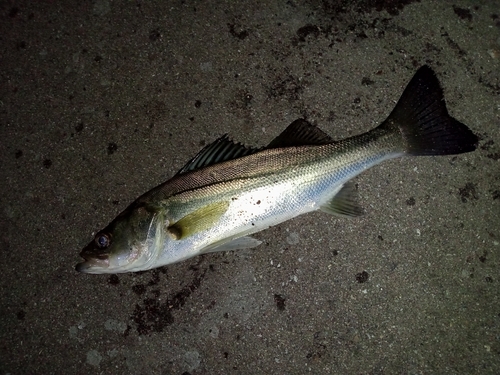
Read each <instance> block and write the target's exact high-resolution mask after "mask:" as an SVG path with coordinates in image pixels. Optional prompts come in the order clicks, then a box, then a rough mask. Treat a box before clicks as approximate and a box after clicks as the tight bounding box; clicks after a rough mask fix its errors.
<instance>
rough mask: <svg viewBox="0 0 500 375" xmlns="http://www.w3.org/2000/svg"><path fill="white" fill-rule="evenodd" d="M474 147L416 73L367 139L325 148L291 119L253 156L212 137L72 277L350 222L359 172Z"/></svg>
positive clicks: (319, 137)
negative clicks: (283, 227) (337, 219)
mask: <svg viewBox="0 0 500 375" xmlns="http://www.w3.org/2000/svg"><path fill="white" fill-rule="evenodd" d="M477 141H478V140H477V137H476V136H475V135H474V134H473V133H472V132H471V131H470V130H469V129H468V128H467V126H465V125H464V124H462V123H460V122H458V121H457V120H455V119H453V118H452V117H450V116H449V115H448V112H447V110H446V106H445V104H444V101H443V94H442V90H441V88H440V85H439V82H438V80H437V78H436V76H435V74H434V73H433V71H432V70H431V69H430V68H429V67H426V66H424V67H422V68H420V69H419V70H418V71H417V73H416V74H415V76H414V77H413V79H412V80H411V82H410V83H409V84H408V86H407V88H406V89H405V91H404V92H403V94H402V96H401V99H400V100H399V102H398V104H397V105H396V107H395V109H394V110H393V112H392V113H391V114H390V116H389V117H388V118H387V120H386V121H384V122H383V123H382V124H381V125H380V126H378V127H377V128H375V129H373V130H371V131H369V132H367V133H364V134H361V135H358V136H354V137H351V138H348V139H344V140H341V141H333V140H332V139H331V138H330V137H329V136H328V135H326V134H325V133H324V132H323V131H321V130H320V129H318V128H317V127H315V126H312V125H310V124H309V123H308V122H307V121H305V120H297V121H295V122H293V123H292V124H291V125H290V126H288V127H287V128H286V129H285V131H283V133H281V134H280V135H279V136H278V137H276V138H275V139H274V140H273V141H272V142H271V143H270V144H269V145H268V146H267V147H265V148H262V149H253V148H246V147H244V146H243V145H241V144H238V143H234V142H232V141H230V140H228V138H227V137H226V136H224V137H221V138H220V139H218V140H217V141H215V142H214V143H212V144H211V145H208V146H207V147H205V148H204V149H203V150H202V151H201V152H200V153H199V154H198V155H196V156H195V157H194V158H193V159H192V160H191V161H189V162H188V163H187V164H186V166H185V167H184V168H182V169H181V170H180V171H179V172H178V173H177V174H176V175H175V176H174V177H173V178H172V179H170V180H168V181H167V182H165V183H164V184H162V185H160V186H158V187H156V188H154V189H152V190H151V191H149V192H147V193H146V194H144V195H142V196H141V197H139V198H138V199H137V200H136V201H135V202H133V203H132V204H131V205H130V206H129V207H128V208H127V209H126V210H125V211H123V212H122V213H121V214H120V215H119V216H118V217H117V218H116V219H115V220H113V222H111V223H110V224H109V225H108V226H107V227H106V228H105V229H103V230H102V231H100V232H99V233H97V234H96V236H95V238H94V240H93V241H92V242H91V243H90V244H89V245H88V246H87V247H85V248H84V249H83V250H82V252H81V256H82V257H83V258H84V259H85V261H84V262H82V263H79V264H78V265H77V266H76V269H77V271H80V272H86V273H122V272H135V271H141V270H146V269H151V268H155V267H160V266H163V265H167V264H172V263H175V262H179V261H182V260H185V259H188V258H191V257H194V256H196V255H199V254H203V253H208V252H213V251H226V250H237V249H242V248H250V247H255V246H257V245H259V244H260V241H257V240H256V239H253V238H251V237H248V236H249V235H250V234H252V233H255V232H258V231H261V230H263V229H266V228H268V227H270V226H273V225H277V224H279V223H282V222H284V221H286V220H289V219H291V218H294V217H296V216H298V215H302V214H304V213H307V212H311V211H315V210H318V209H321V210H322V211H324V212H327V213H331V214H337V215H344V216H355V215H358V214H359V213H360V212H361V210H360V208H359V207H358V206H357V204H356V203H355V197H354V196H355V193H354V189H352V186H351V185H350V184H349V183H348V181H349V180H350V179H352V178H353V177H355V176H356V175H358V174H360V173H361V172H363V171H364V170H366V169H368V168H370V167H372V166H374V165H376V164H378V163H380V162H382V161H384V160H387V159H391V158H395V157H399V156H404V155H449V154H460V153H464V152H470V151H473V150H474V149H475V148H476V145H477Z"/></svg>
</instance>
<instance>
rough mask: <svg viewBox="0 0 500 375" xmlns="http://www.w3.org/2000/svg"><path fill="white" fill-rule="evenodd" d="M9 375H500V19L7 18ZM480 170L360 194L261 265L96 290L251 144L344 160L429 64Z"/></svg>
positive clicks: (437, 14)
mask: <svg viewBox="0 0 500 375" xmlns="http://www.w3.org/2000/svg"><path fill="white" fill-rule="evenodd" d="M0 17H1V21H0V77H1V83H0V160H1V162H0V165H1V167H0V181H1V183H0V254H1V257H2V262H1V263H0V271H1V273H0V274H1V275H2V276H1V279H0V280H1V293H2V295H1V304H0V373H1V374H12V375H17V374H179V375H181V374H184V375H187V374H192V375H195V374H305V373H311V374H499V373H500V296H499V283H500V276H499V275H500V272H499V271H500V165H499V163H500V162H499V160H500V135H499V131H500V8H499V7H498V2H496V1H481V2H476V1H466V0H461V1H424V0H423V1H420V2H418V1H411V0H406V1H377V2H369V1H365V0H363V1H357V2H346V1H320V0H310V1H265V2H257V1H253V2H249V1H191V0H186V1H125V0H122V1H110V0H96V1H92V2H90V1H88V2H80V1H73V0H69V1H64V2H62V1H37V2H31V1H3V2H1V3H0ZM424 64H428V65H430V66H431V67H432V68H433V69H434V70H435V71H436V74H437V75H438V77H439V79H440V81H441V83H442V86H443V88H444V92H445V98H446V102H447V105H448V109H449V111H450V113H451V114H452V115H453V116H454V117H456V118H457V119H458V120H459V121H461V122H463V123H465V124H467V125H468V126H469V127H470V128H471V129H472V130H473V131H474V133H475V134H477V135H478V136H479V138H480V143H479V147H478V149H477V150H476V151H475V152H473V153H469V154H463V155H459V156H446V157H415V158H405V159H397V160H391V161H388V162H385V163H384V164H381V165H379V166H376V167H374V168H372V169H370V170H368V171H367V172H365V173H364V174H362V175H361V176H359V177H357V178H356V180H355V183H356V186H357V189H358V193H359V196H360V198H359V201H360V204H361V205H362V206H363V208H364V211H365V214H364V215H363V216H361V217H359V218H353V219H343V218H342V219H341V218H335V217H332V216H329V215H327V214H324V213H312V214H308V215H304V216H301V217H298V218H296V219H294V220H291V221H288V222H285V223H283V224H281V225H278V226H276V227H273V228H271V229H268V230H266V231H263V232H261V233H258V234H257V235H255V237H256V238H258V239H259V240H261V241H263V244H262V245H261V246H259V247H258V248H256V249H253V250H243V251H239V252H228V253H214V254H209V255H205V256H200V257H196V258H193V259H190V260H188V261H185V262H182V263H179V264H176V265H172V266H168V267H163V268H159V269H155V270H151V271H147V272H142V273H136V274H121V275H112V276H110V275H86V274H80V273H78V272H76V271H75V270H74V266H75V264H76V263H77V262H79V261H80V260H81V258H80V257H79V256H78V253H79V251H80V250H81V249H82V248H83V247H84V246H85V245H86V244H87V243H88V242H89V241H90V240H91V239H92V235H93V233H95V232H96V231H97V230H99V229H101V228H102V227H104V226H105V225H107V224H108V222H109V221H111V220H112V219H113V218H114V217H115V216H116V215H117V214H118V213H119V212H120V211H121V210H123V209H124V208H125V207H126V206H127V205H128V204H129V203H130V202H132V201H133V200H134V199H135V198H136V197H137V196H139V195H140V194H142V193H144V192H145V191H147V190H149V189H150V188H152V187H154V186H156V185H157V184H159V183H161V182H163V181H165V180H166V179H167V178H169V177H170V176H172V175H173V174H174V173H175V172H176V171H177V170H179V169H180V168H181V167H182V166H183V165H184V163H186V162H187V161H188V160H189V159H190V158H191V157H192V156H193V155H195V154H196V153H197V152H198V151H199V150H200V149H201V148H202V147H203V146H204V145H206V144H208V143H209V142H211V141H213V140H215V139H216V138H218V137H219V136H220V135H222V134H225V133H229V134H230V135H231V137H232V138H233V139H234V140H237V141H240V142H243V143H245V144H247V145H250V146H263V145H265V144H267V143H268V142H270V141H271V140H272V139H273V137H274V136H276V135H277V134H279V133H280V132H281V131H282V130H283V129H284V128H285V127H286V126H287V125H288V124H290V123H291V122H292V121H294V120H296V119H298V118H305V119H307V120H308V121H310V122H311V123H313V124H316V125H318V126H319V127H320V128H321V129H322V130H324V131H325V132H326V133H328V134H329V135H331V136H332V137H333V138H335V139H342V138H345V137H348V136H351V135H354V134H359V133H362V132H365V131H367V130H369V129H371V128H373V127H374V126H376V125H377V124H379V123H380V122H381V121H383V120H384V119H385V117H386V116H387V115H388V114H389V113H390V111H391V110H392V108H393V107H394V104H395V102H396V101H397V99H398V98H399V95H400V94H401V92H402V90H403V88H404V86H405V85H406V83H407V82H408V81H409V80H410V79H411V77H412V76H413V74H414V72H415V71H416V70H417V69H418V67H420V66H421V65H424Z"/></svg>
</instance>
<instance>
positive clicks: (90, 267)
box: [75, 205, 164, 274]
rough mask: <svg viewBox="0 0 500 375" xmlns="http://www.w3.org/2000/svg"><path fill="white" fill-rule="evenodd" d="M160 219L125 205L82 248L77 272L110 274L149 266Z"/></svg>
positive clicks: (155, 251)
mask: <svg viewBox="0 0 500 375" xmlns="http://www.w3.org/2000/svg"><path fill="white" fill-rule="evenodd" d="M163 224H164V219H163V217H162V215H159V214H158V213H157V212H156V211H155V210H152V209H149V208H147V207H145V206H143V205H139V206H135V207H134V205H132V206H131V207H129V208H127V209H126V210H125V211H123V212H122V213H121V214H120V215H119V216H118V217H117V218H116V219H115V220H113V221H112V222H111V223H110V224H109V225H108V226H107V227H106V228H104V229H103V230H101V231H99V232H98V233H97V234H96V235H95V237H94V239H93V241H91V242H90V243H89V244H88V245H87V246H85V247H84V248H83V250H82V251H81V252H80V256H81V257H82V258H83V259H85V261H84V262H81V263H78V264H77V265H76V267H75V269H76V270H77V271H78V272H83V273H93V274H114V273H124V272H136V271H142V270H146V269H149V268H151V267H149V265H152V264H153V263H154V261H155V259H156V257H157V256H158V252H159V244H160V243H162V242H163V241H162V238H158V237H162V230H161V229H162V227H163Z"/></svg>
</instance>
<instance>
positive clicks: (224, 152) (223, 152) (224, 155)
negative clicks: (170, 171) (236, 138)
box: [177, 134, 261, 175]
mask: <svg viewBox="0 0 500 375" xmlns="http://www.w3.org/2000/svg"><path fill="white" fill-rule="evenodd" d="M259 150H261V149H260V148H252V147H245V146H244V145H242V144H241V143H236V142H233V141H232V140H230V139H229V137H228V136H227V134H225V135H223V136H222V137H220V138H219V139H217V140H216V141H215V142H213V143H211V144H209V145H207V146H205V147H204V148H203V149H202V150H201V151H200V152H198V154H196V156H195V157H194V158H192V159H191V160H190V161H188V163H187V164H186V165H185V166H184V167H182V169H181V170H180V171H179V172H177V174H178V175H179V174H183V173H186V172H190V171H194V170H196V169H200V168H203V167H207V166H209V165H213V164H217V163H222V162H224V161H228V160H233V159H237V158H241V157H243V156H247V155H251V154H254V153H256V152H257V151H259Z"/></svg>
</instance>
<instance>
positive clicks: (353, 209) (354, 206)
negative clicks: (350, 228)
mask: <svg viewBox="0 0 500 375" xmlns="http://www.w3.org/2000/svg"><path fill="white" fill-rule="evenodd" d="M356 198H357V194H356V191H355V187H354V185H353V184H351V183H346V184H345V185H344V186H342V188H341V189H340V191H339V192H338V193H337V194H335V196H334V197H333V198H332V199H331V200H329V201H328V202H327V203H325V204H323V205H322V206H321V207H320V209H321V211H323V212H326V213H328V214H331V215H336V216H348V217H352V216H359V215H361V214H362V213H363V210H362V208H361V207H359V205H358V202H356Z"/></svg>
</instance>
